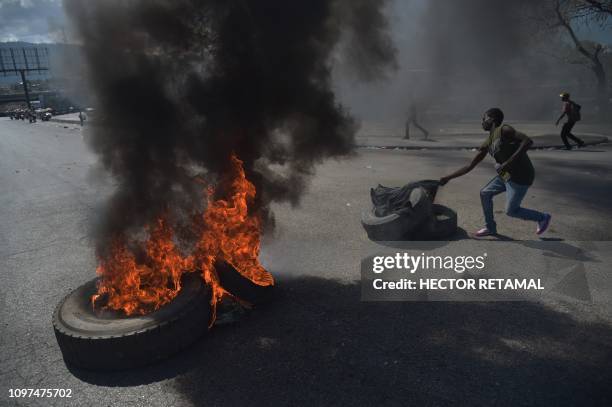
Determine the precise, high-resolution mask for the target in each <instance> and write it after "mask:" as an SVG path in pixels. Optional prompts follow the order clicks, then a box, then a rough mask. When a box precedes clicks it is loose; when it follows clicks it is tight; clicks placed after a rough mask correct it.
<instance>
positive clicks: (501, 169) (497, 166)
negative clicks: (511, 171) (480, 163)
mask: <svg viewBox="0 0 612 407" xmlns="http://www.w3.org/2000/svg"><path fill="white" fill-rule="evenodd" d="M506 165H507V164H505V163H504V164H499V163H495V171H497V173H498V174H499V175H501V174H502V172H504V171H505V170H506Z"/></svg>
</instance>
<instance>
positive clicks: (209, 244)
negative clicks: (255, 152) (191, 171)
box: [92, 155, 274, 325]
mask: <svg viewBox="0 0 612 407" xmlns="http://www.w3.org/2000/svg"><path fill="white" fill-rule="evenodd" d="M230 160H231V163H230V164H231V170H230V171H229V173H228V174H227V175H226V176H225V177H224V178H223V179H222V180H221V186H223V187H224V190H227V196H228V198H227V199H218V200H213V199H212V197H213V194H214V189H213V188H209V189H208V190H207V203H208V205H207V208H206V210H205V211H204V213H203V214H200V215H198V217H197V218H198V223H201V225H200V227H199V229H198V230H199V237H198V239H197V242H196V245H195V248H194V250H193V253H192V254H190V255H187V256H183V255H182V254H181V253H180V252H179V250H178V249H177V247H176V245H175V244H174V242H173V236H174V233H173V230H172V228H171V227H170V225H168V223H167V222H166V220H165V218H164V217H161V218H160V219H158V220H157V222H156V224H155V225H154V227H152V228H148V229H149V238H148V240H147V241H146V243H145V249H146V256H145V257H146V261H145V262H144V264H140V263H138V262H137V261H136V256H135V255H134V253H133V252H132V251H130V249H129V248H128V245H127V242H126V241H125V239H123V238H120V237H118V238H116V239H114V240H113V242H112V243H111V247H110V253H109V256H107V257H106V258H104V259H101V260H100V263H99V265H98V268H97V270H96V273H97V274H98V276H100V279H99V281H98V293H97V294H96V295H94V296H93V297H92V303H93V304H94V307H95V306H96V304H97V303H98V302H100V301H101V300H102V299H103V298H105V299H106V305H105V307H107V308H110V309H113V310H118V311H123V312H124V313H125V314H126V315H134V314H140V315H142V314H147V313H149V312H152V311H155V310H156V309H158V308H160V307H162V306H163V305H165V304H167V303H169V302H170V301H172V299H174V297H176V295H177V294H178V292H179V291H180V288H181V287H180V281H181V276H182V274H183V273H185V272H189V271H194V270H199V271H201V273H202V278H203V279H204V281H205V283H206V284H208V285H209V286H210V287H211V289H212V292H213V295H212V299H211V305H212V307H213V315H212V319H211V325H212V323H213V322H214V319H215V315H216V304H217V303H218V302H219V300H220V299H221V298H222V297H223V296H225V295H232V294H231V293H229V292H228V291H226V290H225V289H224V288H223V287H222V286H221V283H220V281H219V276H218V275H217V272H216V270H215V263H216V262H217V261H223V262H226V263H229V264H230V265H231V266H233V267H234V268H235V269H236V271H238V272H239V273H240V274H241V275H242V276H244V277H245V278H247V279H249V280H250V281H252V282H253V283H255V284H258V285H262V286H267V285H273V284H274V279H273V277H272V275H271V274H270V273H268V272H267V271H266V270H265V269H264V268H263V267H262V266H261V264H260V263H259V259H258V257H259V250H260V237H261V218H260V216H259V214H257V213H249V204H251V203H252V202H253V200H254V199H255V196H256V190H255V186H254V185H253V184H252V183H251V182H250V181H249V180H247V179H246V175H245V172H244V169H243V167H242V164H243V163H242V161H241V160H240V159H238V157H236V156H235V155H232V156H231V158H230ZM195 226H196V225H194V227H195Z"/></svg>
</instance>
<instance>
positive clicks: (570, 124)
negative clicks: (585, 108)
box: [555, 92, 584, 150]
mask: <svg viewBox="0 0 612 407" xmlns="http://www.w3.org/2000/svg"><path fill="white" fill-rule="evenodd" d="M559 96H560V97H561V101H562V102H563V108H562V109H561V116H559V118H558V119H557V122H556V123H555V126H558V125H559V122H560V121H561V119H563V117H564V116H567V122H565V124H564V125H563V127H562V128H561V140H563V144H565V148H566V149H568V150H571V149H572V146H571V144H570V143H569V141H567V139H568V137H569V138H571V139H572V140H574V141H575V142H576V144H578V147H584V141H582V140H580V139H579V138H578V137H576V136H574V135H573V134H572V129H573V128H574V125H575V124H576V122H577V121H578V120H580V116H579V115H580V113H579V111H578V109H579V107H576V106H578V105H576V103H574V102H573V101H572V100H570V94H569V93H567V92H563V93H561V94H560V95H559Z"/></svg>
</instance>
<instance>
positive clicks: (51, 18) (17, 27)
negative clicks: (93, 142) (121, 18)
mask: <svg viewBox="0 0 612 407" xmlns="http://www.w3.org/2000/svg"><path fill="white" fill-rule="evenodd" d="M434 1H435V0H434ZM394 3H395V4H394V5H393V6H392V7H391V12H392V13H393V14H394V15H393V16H392V17H391V19H392V25H393V27H394V28H395V30H394V31H395V36H396V37H398V40H399V42H400V43H401V38H402V37H405V36H407V35H410V31H411V30H410V27H408V25H410V24H411V17H413V16H414V15H415V14H417V13H418V10H419V9H422V8H423V6H424V4H425V3H426V0H395V2H394ZM65 26H66V18H65V16H64V12H63V10H62V0H0V42H5V41H27V42H55V41H61V40H62V38H63V33H62V28H64V27H65ZM580 31H581V33H582V35H585V36H588V37H592V38H594V39H597V40H599V41H602V42H604V43H608V44H609V43H612V28H610V27H608V29H606V30H602V29H601V28H599V27H597V26H594V27H592V28H590V29H589V28H583V29H581V30H580Z"/></svg>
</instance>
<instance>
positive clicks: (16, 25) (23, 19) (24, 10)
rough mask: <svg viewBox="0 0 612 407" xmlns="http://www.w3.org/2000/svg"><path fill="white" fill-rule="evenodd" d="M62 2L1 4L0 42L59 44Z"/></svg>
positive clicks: (2, 0) (42, 0) (9, 0)
mask: <svg viewBox="0 0 612 407" xmlns="http://www.w3.org/2000/svg"><path fill="white" fill-rule="evenodd" d="M64 24H65V16H64V12H63V10H62V1H61V0H0V42H5V41H26V42H53V41H55V40H61V38H62V26H63V25H64Z"/></svg>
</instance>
